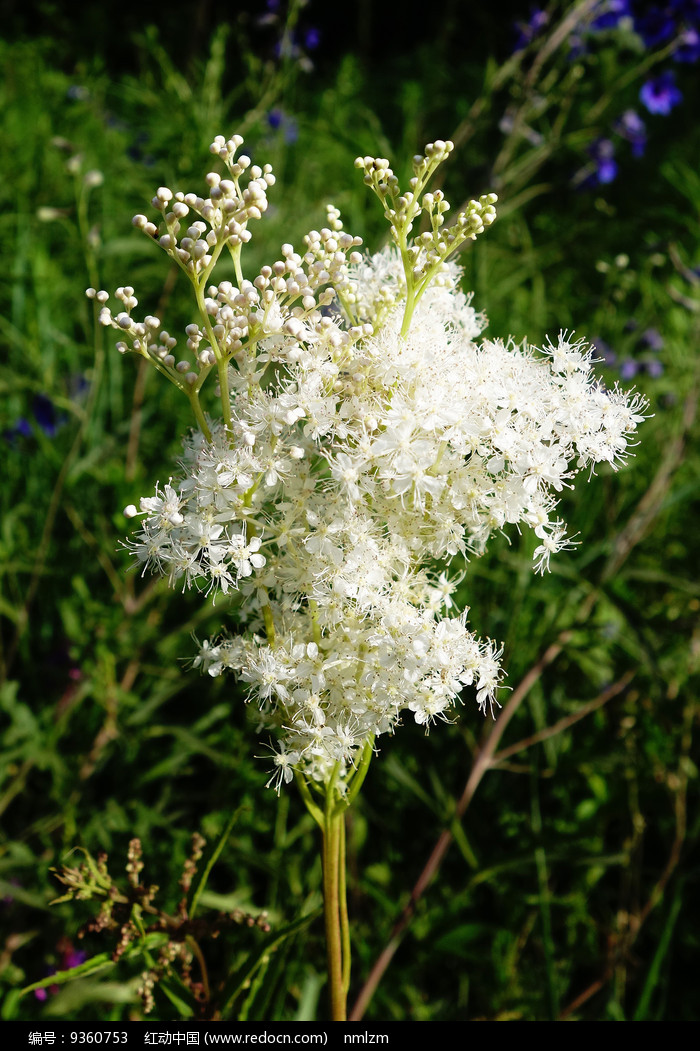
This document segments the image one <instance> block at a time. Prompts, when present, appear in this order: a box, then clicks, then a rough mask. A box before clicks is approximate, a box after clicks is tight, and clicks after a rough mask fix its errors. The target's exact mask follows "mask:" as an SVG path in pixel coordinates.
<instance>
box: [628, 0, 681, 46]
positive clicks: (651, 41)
mask: <svg viewBox="0 0 700 1051" xmlns="http://www.w3.org/2000/svg"><path fill="white" fill-rule="evenodd" d="M634 27H635V29H636V30H637V32H638V33H639V35H640V37H641V38H642V40H643V41H644V43H645V44H646V46H647V47H658V46H659V45H660V44H665V43H666V41H668V40H670V39H671V37H672V36H673V35H674V34H675V32H676V22H675V19H674V18H673V16H672V15H671V13H670V12H669V10H668V9H667V8H661V7H656V6H654V7H651V8H649V10H648V11H646V12H645V14H643V15H641V17H639V18H636V19H635V23H634Z"/></svg>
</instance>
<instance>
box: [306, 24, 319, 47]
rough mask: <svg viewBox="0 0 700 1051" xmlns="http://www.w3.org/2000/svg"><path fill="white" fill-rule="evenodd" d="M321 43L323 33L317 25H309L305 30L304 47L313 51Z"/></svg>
mask: <svg viewBox="0 0 700 1051" xmlns="http://www.w3.org/2000/svg"><path fill="white" fill-rule="evenodd" d="M320 43H321V34H320V32H319V31H318V29H316V27H315V26H309V28H308V29H306V30H305V31H304V47H305V48H306V50H307V51H313V50H314V49H315V48H317V47H318V45H319V44H320Z"/></svg>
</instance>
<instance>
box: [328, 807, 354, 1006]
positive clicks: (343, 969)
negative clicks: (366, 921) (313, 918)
mask: <svg viewBox="0 0 700 1051" xmlns="http://www.w3.org/2000/svg"><path fill="white" fill-rule="evenodd" d="M335 799H336V793H335V791H334V790H333V788H332V787H331V788H330V790H329V792H328V796H327V798H326V814H325V821H324V823H323V915H324V920H325V926H326V952H327V957H328V984H329V992H330V1000H331V1018H332V1020H333V1021H334V1022H345V1021H346V1020H347V988H348V985H349V981H350V959H349V940H350V939H349V934H348V926H347V905H346V903H345V900H344V895H345V872H344V871H343V872H342V874H341V860H342V862H343V867H344V862H345V851H344V849H343V843H344V838H345V836H344V825H345V808H344V807H342V808H340V807H338V806H337V804H336V805H335V806H334V802H335ZM341 891H342V894H343V900H342V901H341ZM343 918H344V921H345V922H344V923H343ZM344 948H345V949H346V954H344V952H343V949H344ZM344 955H347V957H348V958H347V960H344V958H343V957H344Z"/></svg>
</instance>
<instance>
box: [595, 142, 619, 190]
mask: <svg viewBox="0 0 700 1051" xmlns="http://www.w3.org/2000/svg"><path fill="white" fill-rule="evenodd" d="M588 152H589V153H590V155H591V157H592V158H593V161H594V163H595V166H596V170H595V177H594V179H595V182H597V183H599V184H600V185H601V186H605V185H607V183H611V182H613V181H614V179H615V178H616V176H617V161H616V160H615V146H614V144H613V143H612V142H611V141H610V139H597V140H596V141H595V142H594V143H592V144H591V146H590V147H589V150H588Z"/></svg>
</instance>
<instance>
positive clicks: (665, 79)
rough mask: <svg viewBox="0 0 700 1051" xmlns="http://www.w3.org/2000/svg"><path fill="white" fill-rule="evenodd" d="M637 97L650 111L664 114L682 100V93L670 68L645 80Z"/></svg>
mask: <svg viewBox="0 0 700 1051" xmlns="http://www.w3.org/2000/svg"><path fill="white" fill-rule="evenodd" d="M639 99H640V101H641V103H642V105H644V106H646V108H647V109H648V110H649V112H650V113H659V114H661V115H663V116H665V115H666V114H667V113H670V112H671V110H672V109H673V107H674V106H677V105H678V103H679V102H681V101H682V99H683V95H682V94H681V92H680V91H679V89H678V88H677V87H676V78H675V76H674V74H673V73H672V72H671V70H666V71H665V72H664V73H660V74H659V76H658V77H654V79H653V80H647V82H646V83H645V84H642V87H641V90H640V92H639Z"/></svg>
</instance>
